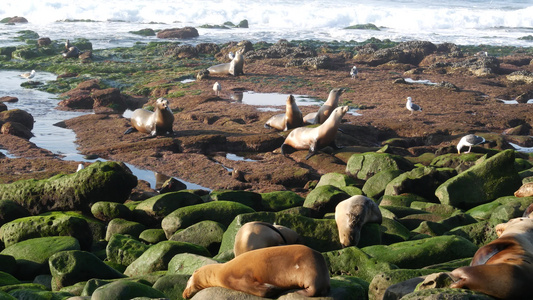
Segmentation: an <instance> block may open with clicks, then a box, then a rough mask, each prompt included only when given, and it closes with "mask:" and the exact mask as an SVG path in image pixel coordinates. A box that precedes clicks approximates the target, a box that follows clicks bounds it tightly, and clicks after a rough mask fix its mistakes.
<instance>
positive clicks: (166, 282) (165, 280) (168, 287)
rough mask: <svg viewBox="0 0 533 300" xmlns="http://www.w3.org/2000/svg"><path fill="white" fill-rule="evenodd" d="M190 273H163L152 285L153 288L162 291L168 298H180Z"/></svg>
mask: <svg viewBox="0 0 533 300" xmlns="http://www.w3.org/2000/svg"><path fill="white" fill-rule="evenodd" d="M189 277H190V275H179V274H172V275H165V276H163V277H161V278H159V279H158V280H157V281H156V282H155V283H154V285H153V286H152V287H153V288H154V289H156V290H158V291H161V292H163V293H164V294H165V295H166V297H167V298H169V299H182V296H181V295H182V294H183V290H184V289H185V287H186V286H187V281H188V280H189Z"/></svg>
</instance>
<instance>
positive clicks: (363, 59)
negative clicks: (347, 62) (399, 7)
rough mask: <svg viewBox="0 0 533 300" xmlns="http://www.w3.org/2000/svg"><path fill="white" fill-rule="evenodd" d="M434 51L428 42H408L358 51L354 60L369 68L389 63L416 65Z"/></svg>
mask: <svg viewBox="0 0 533 300" xmlns="http://www.w3.org/2000/svg"><path fill="white" fill-rule="evenodd" d="M435 51H437V47H436V46H435V45H434V44H432V43H430V42H425V41H410V42H404V43H400V44H398V45H397V46H394V47H392V48H384V49H379V50H376V51H373V50H372V49H366V51H359V52H358V53H357V55H356V56H355V57H354V60H355V61H356V62H358V63H365V64H368V65H371V66H378V65H382V64H385V63H388V62H391V61H395V62H399V63H404V64H412V65H418V64H419V63H420V62H421V61H422V60H423V59H424V57H425V56H426V55H429V54H431V53H433V52H435Z"/></svg>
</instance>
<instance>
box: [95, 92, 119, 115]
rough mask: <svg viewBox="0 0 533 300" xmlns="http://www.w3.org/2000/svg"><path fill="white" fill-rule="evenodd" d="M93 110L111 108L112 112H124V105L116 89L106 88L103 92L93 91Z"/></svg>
mask: <svg viewBox="0 0 533 300" xmlns="http://www.w3.org/2000/svg"><path fill="white" fill-rule="evenodd" d="M92 98H93V101H94V102H93V108H94V109H99V108H111V109H112V110H117V111H124V110H125V109H126V103H125V102H124V99H123V97H122V94H121V93H120V90H119V89H117V88H108V89H103V90H93V91H92Z"/></svg>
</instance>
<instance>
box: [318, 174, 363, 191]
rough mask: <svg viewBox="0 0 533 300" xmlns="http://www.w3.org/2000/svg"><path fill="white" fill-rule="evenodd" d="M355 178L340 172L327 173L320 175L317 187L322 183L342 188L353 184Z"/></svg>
mask: <svg viewBox="0 0 533 300" xmlns="http://www.w3.org/2000/svg"><path fill="white" fill-rule="evenodd" d="M355 184H356V182H355V180H354V179H353V178H352V177H350V176H348V175H346V174H341V173H327V174H324V175H322V176H320V180H319V181H318V183H317V185H316V186H317V187H319V186H322V185H332V186H334V187H338V188H342V187H346V186H351V185H355Z"/></svg>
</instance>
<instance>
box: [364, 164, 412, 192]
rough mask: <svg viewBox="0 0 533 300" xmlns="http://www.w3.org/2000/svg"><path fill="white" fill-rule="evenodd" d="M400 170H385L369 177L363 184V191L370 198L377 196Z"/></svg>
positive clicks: (400, 172)
mask: <svg viewBox="0 0 533 300" xmlns="http://www.w3.org/2000/svg"><path fill="white" fill-rule="evenodd" d="M402 173H403V171H402V170H385V171H381V172H379V173H377V174H375V175H374V176H372V177H370V178H369V179H368V180H367V181H366V182H365V185H364V186H363V193H365V195H367V196H368V197H370V198H379V197H381V196H382V195H383V194H384V193H385V188H386V187H387V184H389V182H391V181H392V180H393V179H394V178H396V177H398V176H400V174H402Z"/></svg>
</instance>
